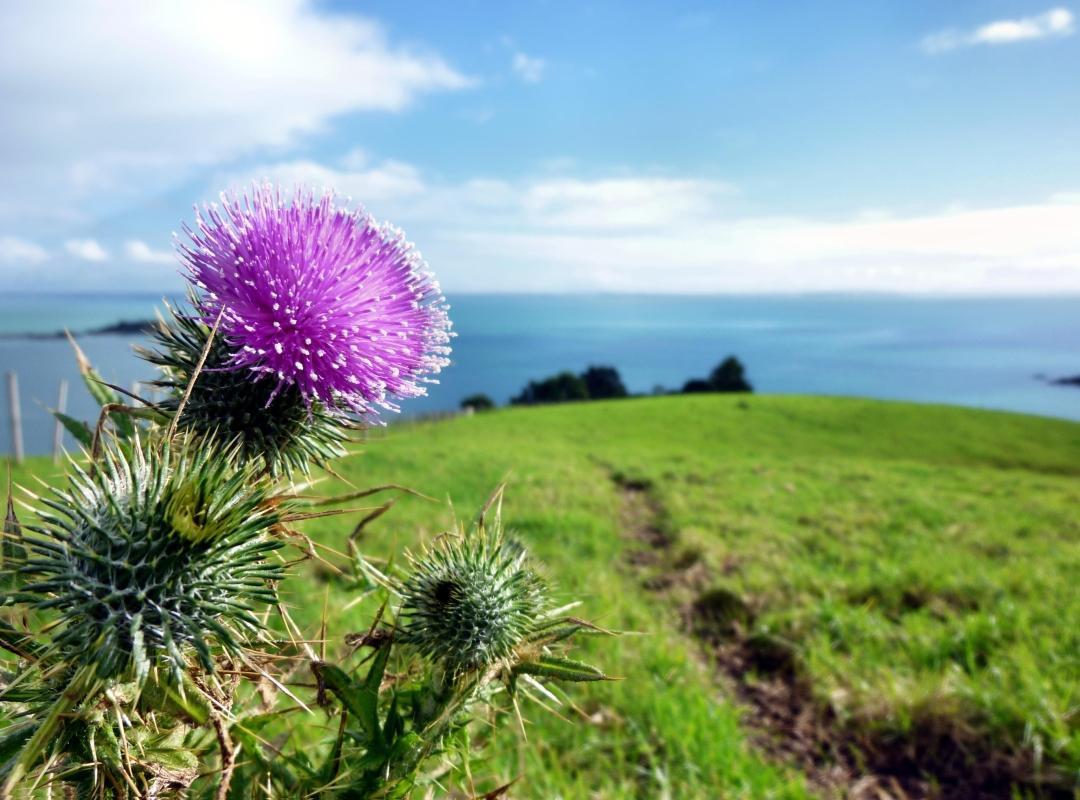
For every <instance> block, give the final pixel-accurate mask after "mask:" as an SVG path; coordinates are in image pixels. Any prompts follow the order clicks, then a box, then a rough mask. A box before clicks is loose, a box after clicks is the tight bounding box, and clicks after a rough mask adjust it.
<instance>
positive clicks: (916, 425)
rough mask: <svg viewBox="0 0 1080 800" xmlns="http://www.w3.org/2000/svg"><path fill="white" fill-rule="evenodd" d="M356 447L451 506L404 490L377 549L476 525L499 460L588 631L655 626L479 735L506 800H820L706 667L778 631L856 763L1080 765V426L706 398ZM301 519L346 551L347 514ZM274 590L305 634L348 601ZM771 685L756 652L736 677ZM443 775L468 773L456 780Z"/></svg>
mask: <svg viewBox="0 0 1080 800" xmlns="http://www.w3.org/2000/svg"><path fill="white" fill-rule="evenodd" d="M361 449H362V452H361V453H360V454H358V455H356V456H355V457H351V458H349V459H346V460H343V461H342V462H341V463H340V464H339V465H338V466H339V469H340V471H341V472H342V473H343V474H344V475H345V477H347V478H348V479H349V480H350V481H351V482H353V483H354V484H356V485H359V486H365V485H374V484H381V483H385V482H388V481H393V482H397V483H402V484H405V485H408V486H410V487H413V488H415V489H417V490H419V491H421V492H424V493H425V494H427V495H430V496H433V497H436V498H438V499H439V500H440V501H442V502H439V503H430V502H426V501H424V500H422V499H419V498H415V497H401V498H400V499H399V500H398V501H397V503H396V505H395V507H394V508H393V509H392V510H391V511H390V512H389V513H387V514H385V515H383V516H382V517H380V518H379V519H378V520H376V521H374V522H372V523H371V524H370V525H369V526H368V527H367V528H366V531H365V534H364V537H363V539H362V540H361V542H360V544H361V547H362V548H363V549H364V551H365V552H368V553H371V554H372V555H383V556H385V555H390V554H392V553H396V552H399V551H400V549H401V547H402V546H407V545H413V544H415V543H416V542H417V541H418V540H420V539H423V538H426V537H431V536H434V535H436V534H437V533H438V532H439V531H441V530H443V529H445V528H446V527H447V526H448V524H449V520H450V518H451V511H450V509H449V508H448V506H447V504H446V502H445V501H446V500H451V501H452V502H453V505H454V507H455V508H456V510H457V511H458V512H459V513H460V514H461V515H463V516H471V515H472V514H473V513H474V512H475V511H476V510H477V509H478V508H479V507H480V506H481V505H482V503H483V502H484V500H485V499H486V498H487V496H488V494H489V493H490V491H491V489H492V488H493V487H494V486H495V485H496V484H497V483H498V482H499V481H500V480H502V479H503V478H504V477H506V476H507V475H509V478H510V485H509V488H508V490H507V494H506V501H505V506H504V516H505V517H506V518H507V519H508V521H509V523H510V527H511V528H512V529H513V530H514V531H515V532H516V533H517V535H518V536H520V537H521V538H522V539H523V540H525V541H526V542H527V543H528V544H529V545H530V546H531V548H532V549H533V550H534V551H535V552H536V554H537V555H538V556H539V557H540V558H541V559H543V560H544V561H545V562H546V563H547V564H548V565H549V567H550V574H551V575H552V576H553V578H554V579H555V581H556V584H557V587H558V589H559V591H560V593H561V594H562V595H565V596H566V597H567V598H581V599H583V600H584V601H585V605H584V606H583V607H582V608H581V609H579V611H580V613H581V614H582V615H585V616H588V617H589V618H591V619H593V620H595V621H596V622H598V623H600V624H602V625H605V626H607V627H612V628H620V629H626V630H634V631H641V632H644V633H645V634H646V635H644V636H627V637H623V638H620V639H617V640H598V641H593V642H591V643H590V644H589V649H590V651H591V652H590V654H589V655H590V658H591V659H592V660H593V661H598V662H600V663H603V664H604V665H605V667H606V668H607V669H608V671H609V672H610V673H612V674H616V675H620V676H622V677H624V678H625V680H623V681H621V682H618V683H613V684H604V685H591V686H588V687H584V688H582V689H581V690H580V691H574V692H573V697H574V699H575V701H576V703H577V706H578V709H577V710H573V709H569V708H566V707H564V708H563V709H562V713H564V714H566V715H567V716H570V717H573V718H574V722H573V724H570V723H567V722H565V721H563V720H561V719H559V718H558V717H556V716H554V715H552V714H548V713H546V712H544V711H543V710H542V709H540V708H538V707H536V706H533V707H532V708H528V709H526V716H527V717H528V718H529V720H530V724H529V726H528V741H527V742H526V741H525V740H524V738H523V737H522V736H521V734H520V732H518V731H517V730H516V729H515V725H514V724H513V721H512V720H511V719H509V718H507V719H504V720H502V725H501V726H500V727H499V729H498V731H497V732H495V733H494V734H491V735H493V736H494V737H495V738H496V739H498V740H499V745H498V746H497V747H493V748H490V749H489V750H488V751H486V752H487V753H488V754H489V756H490V758H489V759H488V760H484V761H482V763H481V762H477V763H473V764H472V765H471V770H470V771H471V773H472V775H473V776H476V777H477V780H476V782H475V784H474V787H473V788H476V789H478V790H486V789H490V788H492V787H494V786H496V785H499V784H500V783H502V782H505V781H506V780H509V779H511V778H514V777H517V776H521V779H520V781H519V782H518V783H517V784H516V785H515V787H514V790H513V791H514V795H515V796H519V797H535V798H558V797H562V798H584V797H596V798H616V797H618V798H622V797H640V798H656V797H673V798H687V797H690V798H693V797H701V798H711V797H722V796H748V797H749V796H753V797H792V798H795V797H804V796H808V795H809V794H812V793H814V792H817V791H827V788H826V789H825V790H822V788H821V787H822V786H823V785H826V784H827V782H826V784H823V783H822V782H821V781H819V780H818V779H817V778H816V777H815V779H814V780H813V781H812V783H811V785H809V787H808V783H807V780H806V778H805V777H804V774H803V772H802V771H801V770H800V768H799V763H798V761H799V760H798V758H795V759H790V762H791V763H786V762H785V761H784V753H783V748H779V749H777V748H769V747H763V746H761V740H760V736H759V734H758V733H755V732H754V731H753V730H752V728H753V726H752V725H749V724H747V722H752V719H751V720H747V721H743V720H741V715H742V714H743V712H742V711H741V710H740V706H739V704H738V702H737V701H736V700H735V698H734V697H731V696H730V695H729V694H728V693H726V692H725V690H724V686H725V684H724V682H723V681H718V679H717V673H716V671H715V669H714V668H713V666H712V664H711V663H710V662H709V660H708V659H707V658H702V653H703V650H702V646H701V642H702V638H703V636H704V638H705V639H706V640H707V641H709V642H710V647H714V646H715V647H720V646H723V645H724V643H725V642H729V641H730V642H735V641H746V640H748V639H751V638H752V639H754V640H755V641H763V642H769V643H770V644H771V645H772V646H774V647H775V650H776V653H778V654H779V655H778V658H780V660H781V662H783V663H784V664H786V665H789V666H790V668H791V669H792V670H794V671H796V672H797V675H798V677H799V680H800V681H802V682H803V683H804V685H805V687H806V695H805V700H806V702H808V703H812V704H813V706H814V708H815V709H816V711H815V713H817V711H821V710H824V711H825V712H827V714H826V716H824V717H823V719H825V720H827V721H828V724H829V725H830V726H833V727H835V728H837V729H838V730H843V731H844V732H845V736H846V737H847V739H846V741H848V742H853V743H855V744H856V745H858V746H860V747H864V748H866V750H867V752H870V751H871V750H872V749H873V748H874V747H878V746H880V745H881V743H882V742H891V743H893V744H895V743H897V742H899V743H901V745H902V746H903V744H904V743H907V744H908V745H910V747H909V750H910V752H912V753H913V754H914V756H915V762H919V761H920V759H919V757H918V756H919V749H918V748H920V747H922V748H925V747H926V746H927V743H928V742H934V741H937V742H939V743H940V742H942V741H949V742H955V743H958V745H960V746H961V749H960V750H959V751H958V755H957V758H958V759H959V763H961V764H963V765H964V766H965V767H966V768H969V769H970V770H971V775H972V776H977V775H978V771H979V770H980V768H982V769H984V771H985V768H986V765H987V763H988V762H987V760H986V759H987V758H991V759H994V760H995V768H996V767H999V766H1000V767H1001V768H1002V769H1003V770H1006V771H1005V772H1002V773H995V774H1009V775H1013V776H1014V777H1015V779H1017V780H1018V781H1020V782H1021V783H1022V784H1023V785H1025V786H1027V787H1028V788H1027V789H1024V788H1023V787H1021V791H1031V790H1032V789H1031V787H1033V786H1036V785H1042V786H1043V788H1044V791H1046V792H1048V793H1052V792H1054V791H1058V792H1067V791H1069V787H1070V786H1071V785H1072V784H1073V782H1075V780H1076V775H1077V772H1078V770H1080V731H1078V725H1080V719H1078V715H1077V713H1076V709H1077V704H1078V702H1080V685H1078V684H1080V679H1078V677H1077V676H1078V675H1080V625H1078V624H1077V621H1078V620H1080V597H1078V593H1077V592H1076V590H1075V587H1074V585H1073V584H1074V583H1075V581H1074V576H1075V575H1077V574H1080V523H1078V522H1077V519H1076V513H1075V509H1076V508H1077V507H1078V506H1080V425H1076V424H1072V423H1066V422H1058V421H1053V420H1046V419H1039V418H1032V417H1025V416H1020V415H1009V414H995V413H983V412H976V411H969V410H963V409H956V408H947V407H934V406H922V405H910V404H896V403H881V402H872V401H862V400H845V399H835V398H832V399H829V398H801V397H763V396H761V397H758V396H755V397H743V398H738V397H722V396H701V397H678V398H659V399H648V400H629V401H617V402H609V403H591V404H584V405H567V406H559V407H549V408H537V409H512V410H507V411H499V412H496V413H492V414H482V415H478V416H474V417H468V418H459V419H455V420H450V421H445V422H441V423H437V424H430V425H429V424H422V425H401V426H396V427H393V428H391V429H389V430H388V431H383V432H373V433H372V434H371V436H370V438H369V441H368V442H367V444H366V445H365V446H363V447H362V448H361ZM628 484H629V485H633V486H636V487H639V488H638V490H637V491H638V492H639V493H640V494H641V495H642V499H643V500H644V501H646V502H648V503H649V504H650V506H649V509H650V514H651V515H652V517H651V521H650V523H649V530H648V531H645V533H646V534H648V535H652V536H657V537H661V538H662V539H663V540H664V541H663V544H664V546H663V548H662V549H661V550H660V551H658V552H656V553H654V554H652V555H651V556H643V555H642V553H643V552H646V551H647V550H648V549H649V548H648V546H647V544H646V543H643V542H642V541H641V540H640V537H639V538H638V539H637V540H635V537H634V536H633V535H630V536H628V535H627V530H626V526H627V520H626V510H625V502H626V500H625V497H624V492H623V490H622V488H620V487H621V485H622V486H625V485H628ZM342 489H344V486H343V485H342V484H340V483H338V482H337V481H336V480H333V479H328V480H327V481H326V482H325V483H323V484H321V485H320V491H324V492H327V493H333V492H337V491H339V490H342ZM306 530H307V532H308V533H309V534H310V535H311V536H312V537H313V538H314V539H315V540H316V541H318V542H320V543H323V544H325V545H328V546H330V547H333V548H335V549H337V550H344V549H345V539H346V537H347V535H348V533H349V531H350V530H351V523H350V522H348V521H343V520H342V519H341V518H327V519H322V520H316V521H312V522H310V523H307V527H306ZM631 533H632V532H631ZM639 533H640V532H639ZM673 575H681V576H682V578H680V579H679V580H673V579H672V576H673ZM313 579H314V580H315V581H317V582H318V585H317V586H313ZM650 582H651V583H650ZM643 583H646V584H649V585H651V587H652V588H645V587H643ZM283 593H284V594H285V596H286V598H287V600H288V602H289V604H290V607H291V609H292V613H293V616H294V617H295V619H296V620H297V622H298V624H299V625H301V626H302V627H304V628H305V629H306V630H308V631H312V632H315V631H317V630H318V626H319V623H320V617H321V614H322V608H323V602H324V594H325V595H326V596H327V597H328V600H329V608H331V609H342V608H344V607H345V606H346V604H347V603H349V602H350V600H351V599H352V596H351V595H350V592H349V590H348V588H347V587H346V586H344V584H343V583H342V582H340V581H339V580H337V579H335V578H334V577H333V576H332V573H331V572H330V571H329V570H328V569H326V568H325V567H320V566H319V565H313V564H309V565H305V566H304V567H302V568H301V573H300V574H299V575H297V576H296V577H295V578H292V579H290V580H289V581H288V582H287V583H286V584H285V586H283ZM709 596H713V597H714V598H715V597H721V598H730V599H731V600H732V602H730V603H728V604H727V605H725V604H724V603H721V604H720V607H721V609H722V610H721V611H719V612H716V613H712V612H713V611H715V608H713V607H712V606H708V608H709V609H710V614H711V615H712V616H710V617H709V618H708V619H707V620H705V622H706V623H707V624H705V625H704V629H702V625H703V623H702V617H701V615H694V614H688V609H690V610H692V609H693V608H695V604H700V603H701V601H702V598H703V597H705V598H707V597H709ZM724 609H726V610H724ZM374 611H375V608H374V603H367V602H365V603H359V604H356V605H353V606H352V607H350V608H348V610H345V611H338V612H332V613H331V615H330V620H329V622H330V628H329V635H330V637H331V639H332V640H333V641H341V637H343V636H344V635H345V634H346V633H347V632H350V631H357V630H363V629H365V628H366V627H367V625H368V624H369V623H370V620H371V617H372V615H373V614H374ZM706 616H708V615H706ZM695 628H697V630H695ZM695 632H696V633H697V634H698V635H697V636H695V635H694V634H695ZM786 668H787V667H785V669H786ZM769 672H770V670H769V667H768V666H767V665H758V667H753V665H752V668H750V669H747V670H745V672H744V674H743V675H741V676H740V679H741V680H744V681H747V682H748V683H747V685H752V684H753V682H754V681H757V680H761V681H768V680H770V679H771V677H773V676H770V674H769ZM744 699H745V697H744ZM578 712H580V713H578ZM311 724H312V725H316V724H319V725H321V724H323V723H322V722H321V721H318V722H316V721H313V722H312V723H311ZM297 735H298V736H303V732H302V730H301V731H300V732H298V734H297ZM480 735H484V736H486V735H488V734H484V733H482V732H481V734H480ZM935 737H937V738H935ZM942 737H943V738H942ZM492 754H497V755H492ZM777 756H780V758H779V760H778V758H777ZM969 756H970V757H971V759H972V760H970V761H967V760H966V759H967V758H968V757H969ZM820 757H821V758H825V759H827V758H828V754H827V753H823V754H822V755H821V756H820ZM979 759H981V760H979ZM996 760H1000V762H1001V763H1000V764H999V763H997V761H996ZM924 763H925V764H926V765H927V766H934V764H933V760H932V759H930V758H926V759H925V762H924ZM826 766H827V765H826ZM914 768H915V769H916V770H917V769H918V767H917V764H916V766H915V767H914ZM479 776H486V778H487V779H486V780H485V779H481V778H480V777H479ZM914 777H915V778H918V779H920V780H922V781H923V784H924V785H925V786H927V787H932V785H933V777H932V776H919V775H917V776H914ZM444 783H446V785H447V786H453V785H457V786H466V787H467V786H469V780H468V779H467V778H466V777H464V776H456V775H449V776H446V777H445V779H444ZM972 785H973V786H974V785H975V783H973V784H972ZM994 790H995V788H994V787H990V789H988V791H994ZM997 791H999V792H1000V794H999V795H998V796H1003V797H1007V796H1008V789H1007V787H999V788H997Z"/></svg>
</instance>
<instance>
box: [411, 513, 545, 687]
mask: <svg viewBox="0 0 1080 800" xmlns="http://www.w3.org/2000/svg"><path fill="white" fill-rule="evenodd" d="M410 561H411V562H412V567H413V569H412V573H411V575H410V576H409V578H408V580H407V581H406V583H405V585H404V588H403V591H402V597H403V602H402V607H401V612H400V618H399V625H400V628H399V633H398V638H399V641H401V642H403V643H405V644H411V645H414V646H416V648H417V649H418V650H419V651H420V652H421V653H422V654H423V655H425V656H427V657H428V658H430V659H431V660H432V661H435V662H437V663H439V664H441V665H442V666H443V667H444V668H445V669H446V670H447V672H448V673H450V674H452V675H455V674H459V673H462V672H466V671H469V670H475V669H482V668H484V667H488V666H492V665H494V664H496V663H498V662H500V661H503V662H508V661H509V660H510V659H511V657H512V656H513V654H514V651H515V649H516V648H517V647H518V646H519V645H521V644H522V643H523V642H524V641H525V640H526V638H527V637H528V635H529V633H530V632H531V630H532V628H533V625H534V624H535V623H536V620H537V619H538V618H539V617H540V615H541V614H542V613H543V611H544V610H545V607H546V594H547V592H546V586H545V584H544V582H543V580H542V579H541V578H540V577H539V576H538V575H537V574H536V572H535V571H533V569H531V567H530V566H529V564H528V554H527V553H526V552H525V550H524V548H522V547H521V546H520V545H519V544H517V543H516V542H513V541H508V540H506V539H505V538H504V536H503V533H502V528H501V526H500V525H499V524H497V523H496V524H495V525H493V526H491V527H490V528H487V529H486V528H485V527H484V526H483V525H479V526H477V528H475V529H474V530H473V531H471V532H469V533H466V532H464V531H459V532H455V533H453V534H446V535H444V536H442V537H440V538H438V539H436V540H435V542H434V543H433V544H431V545H430V546H428V547H427V548H426V549H425V550H424V552H423V553H422V554H421V555H420V556H419V557H415V558H414V557H412V556H410Z"/></svg>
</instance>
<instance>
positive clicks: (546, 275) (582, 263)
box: [236, 162, 1080, 293]
mask: <svg viewBox="0 0 1080 800" xmlns="http://www.w3.org/2000/svg"><path fill="white" fill-rule="evenodd" d="M257 174H258V175H259V176H268V177H270V178H272V179H285V180H287V181H288V182H294V181H297V180H306V181H308V182H314V183H316V184H324V185H328V186H337V187H338V188H340V189H342V190H343V191H346V192H349V193H352V194H354V196H356V197H358V198H363V199H365V202H366V203H367V204H368V207H369V209H370V210H371V211H372V213H374V214H375V215H376V216H377V217H380V218H389V219H392V220H394V221H395V223H398V224H401V225H402V226H404V227H405V229H406V230H407V231H408V232H409V234H410V236H411V237H413V238H414V239H415V240H416V241H417V242H418V244H419V245H421V246H422V248H423V251H424V253H425V255H426V256H427V257H428V259H429V261H430V263H431V264H432V266H433V267H434V268H435V269H436V270H437V272H438V274H439V276H440V278H441V279H442V280H443V283H444V285H445V286H446V287H447V288H448V289H449V290H451V291H453V290H457V291H464V290H468V291H549V292H550V291H637V292H698V291H700V292H718V291H746V292H769V291H780V292H791V291H822V290H828V291H834V290H849V291H900V292H931V293H932V292H988V293H993V292H1052V291H1080V228H1078V227H1077V226H1076V224H1075V222H1076V220H1077V219H1078V218H1080V197H1077V196H1074V195H1073V194H1071V193H1068V192H1062V193H1058V194H1056V195H1054V196H1053V197H1051V198H1048V199H1047V200H1046V201H1045V202H1041V203H1034V204H1030V205H1017V206H1004V207H998V208H985V209H971V208H963V207H959V206H957V207H951V208H947V209H942V210H940V211H937V212H936V213H927V214H924V215H921V216H900V215H895V214H891V213H889V212H888V210H883V209H873V210H870V211H864V212H861V213H857V214H853V215H852V216H851V217H850V218H849V219H846V220H841V221H836V220H824V219H818V218H815V217H813V216H793V217H775V216H754V215H746V214H740V213H738V211H737V207H736V203H737V201H738V199H739V192H738V189H737V188H736V187H734V186H732V185H730V184H727V183H724V182H723V181H716V180H706V179H702V178H698V177H686V176H671V175H668V176H656V175H648V174H618V175H608V176H602V177H585V176H580V175H579V176H574V175H567V174H561V175H550V174H544V173H538V174H537V175H536V176H534V177H533V178H530V179H525V180H518V181H507V180H501V179H496V178H489V177H477V178H473V179H471V180H466V181H461V182H453V183H446V182H440V181H437V180H431V179H429V178H428V177H427V176H425V175H424V173H423V172H422V171H421V170H419V169H418V168H416V167H410V166H409V165H407V164H403V163H401V162H382V163H378V162H374V163H369V164H366V165H365V168H364V169H362V170H358V171H349V170H345V169H338V168H334V167H330V166H325V165H319V164H315V163H312V162H291V163H288V164H283V165H276V166H275V165H272V164H271V165H265V166H263V167H260V168H258V173H257ZM390 175H393V176H397V179H395V180H387V176H390ZM250 177H251V176H248V175H244V176H237V178H236V180H238V181H239V182H241V183H244V182H247V181H248V180H249V178H250ZM403 178H405V179H403Z"/></svg>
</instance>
